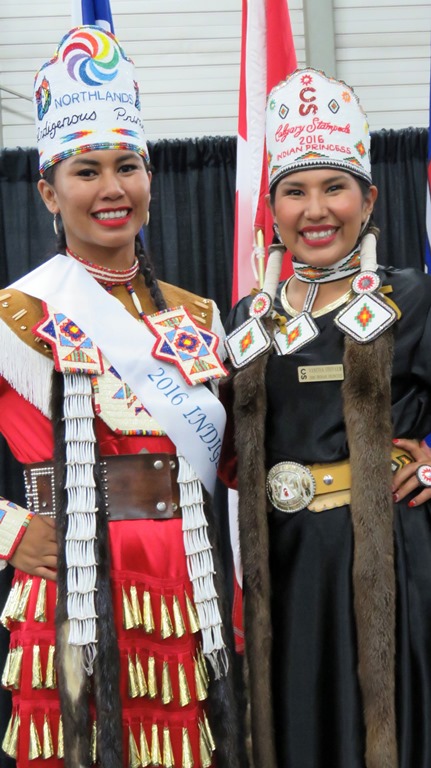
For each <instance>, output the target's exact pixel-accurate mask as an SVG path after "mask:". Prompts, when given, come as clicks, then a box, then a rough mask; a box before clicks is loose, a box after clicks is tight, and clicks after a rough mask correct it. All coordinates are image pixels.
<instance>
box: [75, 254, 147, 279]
mask: <svg viewBox="0 0 431 768" xmlns="http://www.w3.org/2000/svg"><path fill="white" fill-rule="evenodd" d="M66 253H67V255H68V256H72V258H73V259H76V261H79V263H80V264H82V266H83V267H85V269H86V270H87V272H89V273H90V275H92V277H94V279H95V280H97V282H98V283H102V284H103V285H123V284H125V283H130V281H131V280H133V279H134V278H135V277H136V275H137V274H138V272H139V262H138V259H137V258H135V261H134V262H133V264H132V266H131V267H129V268H128V269H110V267H102V266H100V264H93V263H92V262H90V261H87V260H86V259H83V258H82V257H81V256H78V255H77V254H76V253H73V251H71V250H70V249H69V248H66Z"/></svg>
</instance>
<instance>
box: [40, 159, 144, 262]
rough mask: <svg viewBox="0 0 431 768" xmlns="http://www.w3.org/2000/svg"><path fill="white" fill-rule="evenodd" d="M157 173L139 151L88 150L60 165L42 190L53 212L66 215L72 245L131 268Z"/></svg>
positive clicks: (75, 249) (84, 253)
mask: <svg viewBox="0 0 431 768" xmlns="http://www.w3.org/2000/svg"><path fill="white" fill-rule="evenodd" d="M150 181H151V174H150V173H148V172H147V170H146V168H145V165H144V162H143V159H142V157H141V156H140V155H138V154H137V153H136V152H129V151H124V150H116V149H107V150H95V151H92V152H85V153H83V154H80V155H76V156H74V157H70V158H68V159H67V160H63V161H62V162H60V163H59V164H58V165H57V166H56V167H55V173H54V180H53V183H52V184H50V183H48V181H46V180H45V179H42V180H41V181H40V182H39V185H38V188H39V192H40V194H41V196H42V199H43V201H44V202H45V205H46V206H47V208H48V210H49V211H50V212H51V213H60V214H61V219H62V222H63V227H64V231H65V235H66V242H67V246H68V248H69V249H70V250H71V251H73V252H74V253H76V254H77V255H78V256H80V257H81V258H83V259H87V261H90V262H93V263H96V264H100V265H103V266H110V267H112V268H117V269H122V268H127V267H128V266H130V265H131V264H132V263H133V259H134V253H135V236H136V235H137V233H138V232H139V230H140V229H141V227H142V225H143V223H144V222H145V220H146V218H147V212H148V207H149V204H150Z"/></svg>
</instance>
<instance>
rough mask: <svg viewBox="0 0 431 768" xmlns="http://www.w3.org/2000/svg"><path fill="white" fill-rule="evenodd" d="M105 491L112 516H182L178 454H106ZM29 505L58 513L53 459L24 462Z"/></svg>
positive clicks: (103, 467)
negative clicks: (32, 462) (35, 462)
mask: <svg viewBox="0 0 431 768" xmlns="http://www.w3.org/2000/svg"><path fill="white" fill-rule="evenodd" d="M100 469H101V477H102V492H103V495H104V497H105V504H106V510H107V513H108V515H109V519H110V520H142V519H151V520H167V519H170V518H173V517H181V509H180V506H179V488H178V480H177V477H178V458H177V457H176V456H174V455H170V454H168V453H139V454H136V455H130V456H129V455H126V456H104V457H103V458H102V459H101V460H100ZM24 482H25V489H26V497H27V506H28V509H29V510H31V511H32V512H36V513H39V514H41V515H49V516H50V517H55V514H56V510H57V509H58V505H59V501H58V495H57V494H56V489H55V482H54V464H53V462H40V463H38V464H26V465H25V466H24Z"/></svg>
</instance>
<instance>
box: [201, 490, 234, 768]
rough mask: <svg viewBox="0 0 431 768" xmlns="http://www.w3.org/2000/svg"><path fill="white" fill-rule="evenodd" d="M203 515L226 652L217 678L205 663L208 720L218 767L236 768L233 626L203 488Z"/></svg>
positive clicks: (211, 515)
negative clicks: (226, 664) (224, 668)
mask: <svg viewBox="0 0 431 768" xmlns="http://www.w3.org/2000/svg"><path fill="white" fill-rule="evenodd" d="M203 495H204V501H205V516H206V519H207V523H208V538H209V540H210V542H211V546H212V554H213V562H214V585H215V588H216V592H217V595H218V604H219V608H220V613H221V617H222V622H223V636H224V640H225V642H226V649H227V652H228V659H229V668H228V670H227V671H226V673H224V674H222V675H221V677H219V678H218V679H217V680H216V679H215V675H214V670H213V669H212V667H211V665H210V664H208V674H209V676H210V685H209V688H208V719H209V721H210V725H211V730H212V733H213V736H214V741H215V744H216V752H215V758H216V762H217V768H239V766H240V765H241V764H242V763H241V755H242V750H243V745H242V743H241V733H240V727H239V718H238V708H237V693H236V690H235V687H234V679H233V678H234V661H233V645H234V641H233V629H232V619H231V611H230V602H229V598H228V595H227V593H226V588H225V586H224V585H225V583H226V579H225V578H223V577H222V574H223V564H222V561H221V546H220V535H219V527H218V524H217V520H216V515H215V514H214V513H215V512H216V508H215V507H213V504H212V502H211V498H210V496H209V494H208V493H207V492H206V491H205V489H203Z"/></svg>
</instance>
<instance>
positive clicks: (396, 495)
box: [392, 493, 399, 501]
mask: <svg viewBox="0 0 431 768" xmlns="http://www.w3.org/2000/svg"><path fill="white" fill-rule="evenodd" d="M392 496H393V499H394V501H398V499H399V496H398V494H397V493H393V494H392Z"/></svg>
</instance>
